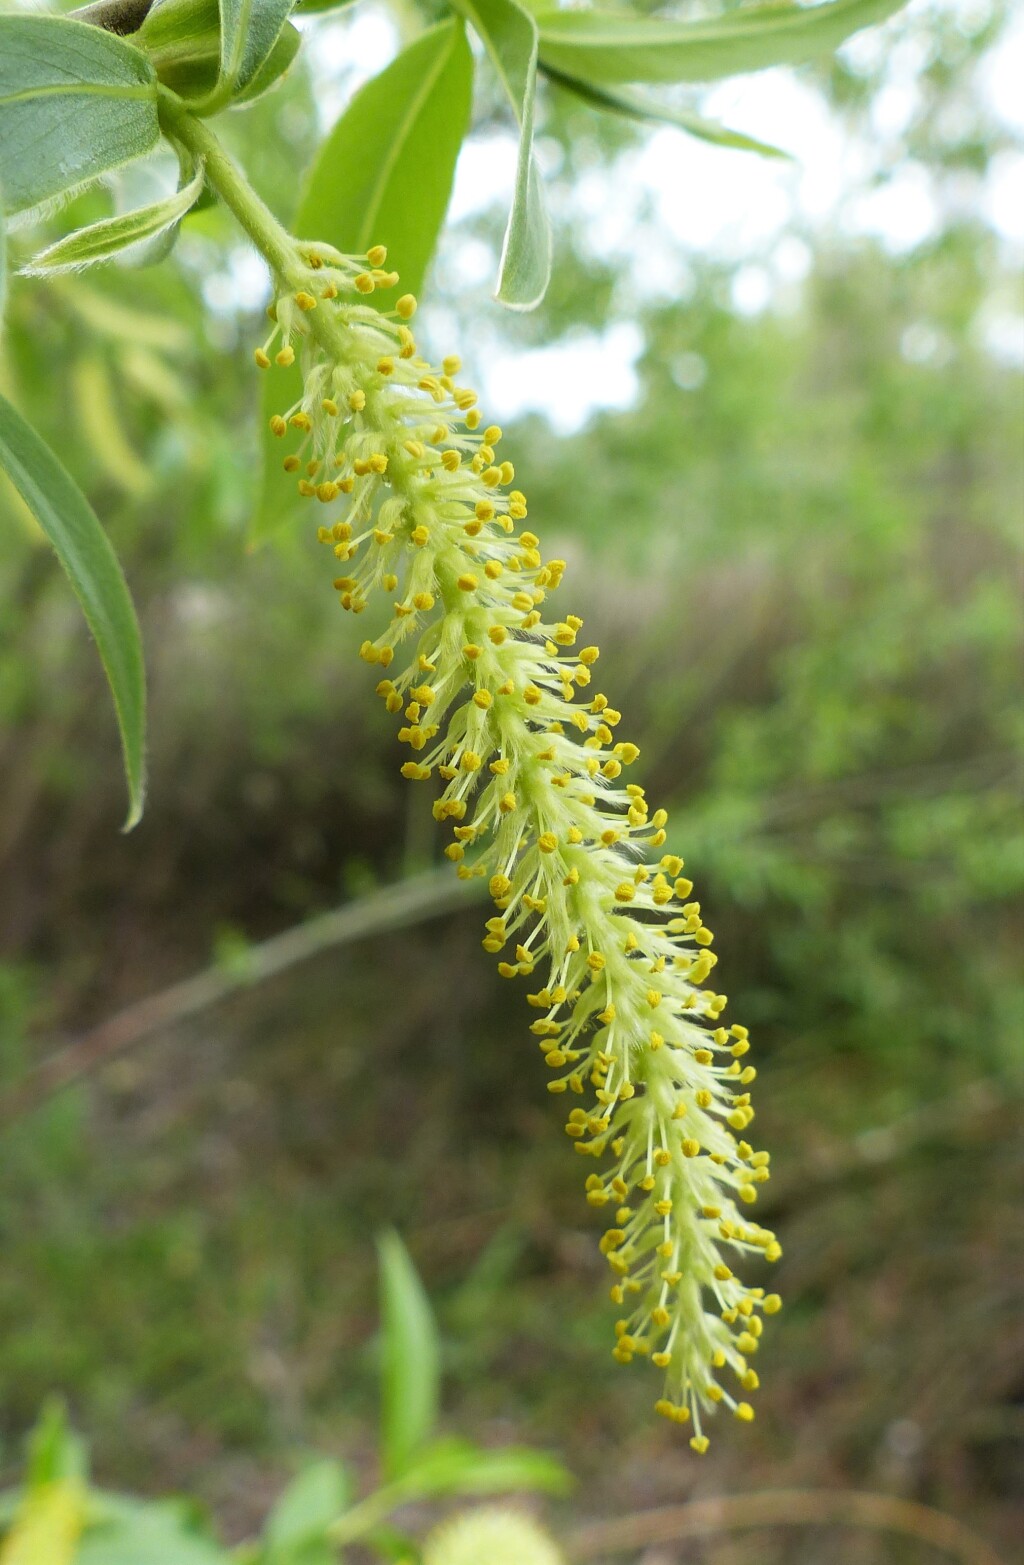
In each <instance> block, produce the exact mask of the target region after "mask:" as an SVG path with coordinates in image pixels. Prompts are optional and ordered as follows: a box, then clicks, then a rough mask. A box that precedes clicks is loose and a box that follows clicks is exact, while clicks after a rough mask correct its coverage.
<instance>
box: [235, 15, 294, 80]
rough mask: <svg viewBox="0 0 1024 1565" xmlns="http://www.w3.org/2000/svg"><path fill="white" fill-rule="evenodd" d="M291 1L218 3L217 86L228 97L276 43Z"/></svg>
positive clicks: (247, 77)
mask: <svg viewBox="0 0 1024 1565" xmlns="http://www.w3.org/2000/svg"><path fill="white" fill-rule="evenodd" d="M294 4H295V0H220V29H221V37H220V76H221V80H220V85H219V87H218V93H220V92H221V91H222V90H224V91H229V92H230V94H231V95H232V96H234V95H236V94H238V93H240V92H242V91H243V90H244V89H245V88H246V87H248V85H249V83H250V82H251V81H252V80H253V78H254V76H255V75H256V73H257V72H258V71H259V69H260V67H261V66H262V65H263V64H264V62H265V61H266V60H267V58H268V56H269V55H270V52H271V50H272V49H273V47H274V45H275V44H276V42H277V40H278V37H279V36H280V33H281V30H282V28H283V27H284V24H285V22H286V21H287V20H288V14H289V12H290V11H291V10H292V8H293V6H294Z"/></svg>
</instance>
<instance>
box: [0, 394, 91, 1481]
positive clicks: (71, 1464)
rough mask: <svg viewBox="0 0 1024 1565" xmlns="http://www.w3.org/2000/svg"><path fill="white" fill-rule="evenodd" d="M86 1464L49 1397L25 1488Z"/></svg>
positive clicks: (80, 1473)
mask: <svg viewBox="0 0 1024 1565" xmlns="http://www.w3.org/2000/svg"><path fill="white" fill-rule="evenodd" d="M0 401H2V399H0ZM88 1465H89V1464H88V1459H87V1455H86V1449H85V1443H84V1441H82V1439H81V1438H80V1437H79V1436H78V1435H76V1434H75V1432H74V1430H73V1429H72V1428H71V1426H70V1424H69V1423H68V1412H67V1408H66V1407H65V1405H64V1403H63V1402H62V1401H61V1400H60V1398H59V1397H53V1398H51V1399H50V1400H49V1401H47V1402H46V1403H45V1404H44V1406H43V1409H42V1412H41V1413H40V1415H39V1418H38V1420H37V1422H36V1426H35V1428H34V1429H33V1430H32V1433H31V1434H30V1435H29V1437H28V1463H27V1470H26V1473H25V1483H26V1486H27V1487H28V1488H30V1489H36V1488H41V1487H43V1485H45V1484H53V1483H58V1482H62V1481H64V1480H66V1479H72V1478H77V1479H84V1478H85V1477H86V1475H87V1473H88Z"/></svg>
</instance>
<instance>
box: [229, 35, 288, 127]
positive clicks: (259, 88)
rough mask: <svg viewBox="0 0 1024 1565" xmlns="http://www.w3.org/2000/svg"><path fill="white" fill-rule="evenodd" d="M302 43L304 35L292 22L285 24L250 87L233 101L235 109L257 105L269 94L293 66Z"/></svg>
mask: <svg viewBox="0 0 1024 1565" xmlns="http://www.w3.org/2000/svg"><path fill="white" fill-rule="evenodd" d="M301 42H302V34H301V33H300V32H299V29H298V28H297V27H293V26H292V24H291V22H285V24H284V29H283V31H282V32H281V33H279V34H278V38H277V42H276V43H275V44H274V47H273V48H272V49H271V51H270V53H269V54H268V55H267V58H266V59H265V60H264V62H263V64H262V65H261V66H260V68H259V70H258V71H257V72H256V74H255V76H254V77H253V78H252V80H251V81H250V83H249V85H248V87H246V88H245V90H244V92H240V93H239V94H238V96H237V97H236V98H235V99H234V100H233V102H234V106H235V108H241V107H242V105H243V104H246V103H255V101H256V99H257V98H262V96H263V94H264V93H265V92H269V91H270V89H271V87H273V86H274V84H275V83H276V82H278V81H280V79H281V77H282V76H283V75H284V73H285V71H286V70H287V69H288V67H289V65H291V63H292V61H293V60H294V58H295V56H296V55H297V54H298V52H299V45H300V44H301Z"/></svg>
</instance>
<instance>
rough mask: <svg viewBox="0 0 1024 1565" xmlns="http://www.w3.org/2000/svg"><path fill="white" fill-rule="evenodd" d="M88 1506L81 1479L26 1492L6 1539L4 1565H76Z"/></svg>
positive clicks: (65, 1480) (61, 1480)
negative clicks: (74, 1564) (79, 1541)
mask: <svg viewBox="0 0 1024 1565" xmlns="http://www.w3.org/2000/svg"><path fill="white" fill-rule="evenodd" d="M86 1507H87V1501H86V1492H85V1486H84V1484H83V1483H82V1481H81V1479H79V1478H58V1479H57V1480H56V1481H55V1482H53V1483H47V1484H42V1485H40V1486H39V1487H38V1488H33V1489H29V1490H27V1491H26V1492H25V1494H24V1496H23V1498H22V1501H21V1505H20V1506H19V1508H18V1513H17V1516H16V1517H15V1520H14V1525H13V1527H12V1528H11V1531H10V1532H9V1533H8V1535H7V1537H6V1539H5V1540H4V1544H3V1565H73V1562H74V1561H75V1560H77V1558H78V1540H79V1537H80V1536H81V1532H82V1525H83V1523H84V1521H85V1515H86Z"/></svg>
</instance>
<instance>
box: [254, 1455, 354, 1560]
mask: <svg viewBox="0 0 1024 1565" xmlns="http://www.w3.org/2000/svg"><path fill="white" fill-rule="evenodd" d="M350 1497H351V1485H350V1483H349V1478H348V1473H347V1472H346V1470H345V1468H344V1467H343V1466H342V1464H341V1463H340V1462H335V1461H332V1460H329V1459H328V1460H325V1461H320V1462H313V1463H311V1464H310V1466H309V1467H305V1468H303V1470H302V1472H300V1473H299V1475H298V1476H297V1477H296V1478H293V1479H292V1481H291V1483H290V1484H289V1485H288V1487H287V1489H285V1491H284V1493H283V1494H282V1495H281V1497H280V1499H279V1500H278V1501H277V1504H276V1505H275V1506H274V1508H273V1510H272V1511H271V1513H270V1515H269V1517H268V1518H267V1526H266V1541H267V1545H268V1549H269V1551H270V1554H271V1557H272V1558H273V1557H274V1555H275V1552H276V1553H280V1552H281V1551H292V1550H294V1549H295V1548H296V1546H300V1545H304V1544H307V1543H310V1542H316V1541H319V1540H321V1539H323V1538H324V1537H325V1536H326V1533H327V1529H328V1527H329V1526H330V1525H331V1523H332V1522H335V1521H337V1519H338V1517H339V1516H340V1515H341V1514H342V1512H343V1511H344V1510H345V1508H346V1506H347V1505H348V1503H349V1500H350Z"/></svg>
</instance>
